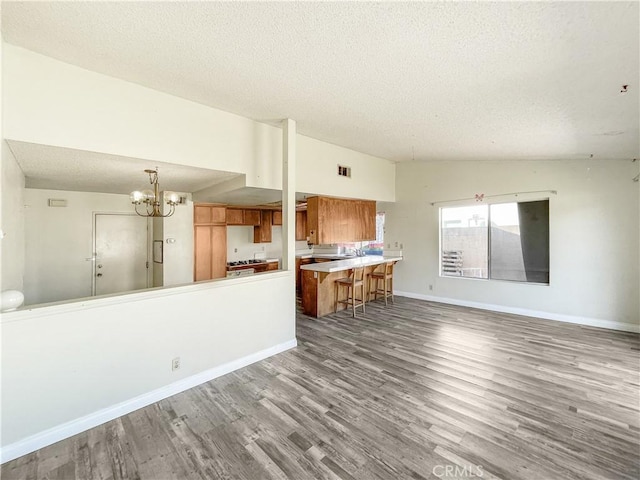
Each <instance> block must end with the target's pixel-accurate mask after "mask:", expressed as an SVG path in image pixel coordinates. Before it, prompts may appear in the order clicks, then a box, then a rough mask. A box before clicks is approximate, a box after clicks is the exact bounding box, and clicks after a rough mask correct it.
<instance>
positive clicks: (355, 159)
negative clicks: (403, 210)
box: [296, 135, 396, 202]
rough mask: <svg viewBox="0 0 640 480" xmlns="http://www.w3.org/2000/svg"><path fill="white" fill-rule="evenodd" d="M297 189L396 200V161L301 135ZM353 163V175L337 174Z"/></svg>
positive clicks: (334, 194) (380, 199)
mask: <svg viewBox="0 0 640 480" xmlns="http://www.w3.org/2000/svg"><path fill="white" fill-rule="evenodd" d="M297 147H298V163H297V165H296V168H297V172H298V175H297V179H296V185H297V187H296V189H297V191H298V192H305V193H316V194H321V195H332V196H335V197H347V198H360V199H365V200H379V201H386V202H393V201H394V200H395V175H396V173H395V172H396V169H395V164H394V163H392V162H390V161H388V160H383V159H380V158H377V157H373V156H371V155H366V154H363V153H360V152H356V151H354V150H349V149H347V148H342V147H339V146H337V145H332V144H330V143H326V142H321V141H320V140H315V139H313V138H309V137H305V136H302V135H298V144H297ZM338 165H342V166H346V167H351V178H346V177H339V176H338Z"/></svg>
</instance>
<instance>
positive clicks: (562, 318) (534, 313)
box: [393, 291, 640, 333]
mask: <svg viewBox="0 0 640 480" xmlns="http://www.w3.org/2000/svg"><path fill="white" fill-rule="evenodd" d="M393 294H394V295H398V296H399V297H407V298H415V299H417V300H427V301H429V302H437V303H446V304H448V305H458V306H460V307H472V308H479V309H480V310H491V311H493V312H500V313H513V314H515V315H524V316H526V317H538V318H544V319H545V320H555V321H558V322H567V323H577V324H580V325H586V326H589V327H598V328H607V329H609V330H621V331H624V332H634V333H638V332H640V325H634V324H632V323H622V322H614V321H611V320H599V319H597V318H588V317H577V316H574V315H564V314H561V313H550V312H541V311H538V310H528V309H526V308H517V307H507V306H504V305H493V304H489V303H480V302H470V301H467V300H458V299H457V298H446V297H436V296H433V295H423V294H421V293H412V292H399V291H394V292H393Z"/></svg>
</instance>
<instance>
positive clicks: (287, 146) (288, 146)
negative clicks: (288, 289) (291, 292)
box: [282, 118, 296, 271]
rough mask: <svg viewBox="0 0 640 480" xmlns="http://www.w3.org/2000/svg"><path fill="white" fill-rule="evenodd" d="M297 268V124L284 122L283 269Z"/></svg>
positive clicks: (291, 269)
mask: <svg viewBox="0 0 640 480" xmlns="http://www.w3.org/2000/svg"><path fill="white" fill-rule="evenodd" d="M295 268H296V122H295V120H291V119H290V118H287V119H285V120H283V121H282V269H283V270H290V271H294V270H295Z"/></svg>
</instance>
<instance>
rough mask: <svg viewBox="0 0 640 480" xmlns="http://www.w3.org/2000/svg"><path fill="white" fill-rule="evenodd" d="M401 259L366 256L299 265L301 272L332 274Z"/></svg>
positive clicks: (400, 258)
mask: <svg viewBox="0 0 640 480" xmlns="http://www.w3.org/2000/svg"><path fill="white" fill-rule="evenodd" d="M400 260H402V257H395V256H383V255H366V256H364V257H353V258H347V259H344V260H335V261H333V262H322V263H310V264H308V265H301V266H300V269H301V270H311V271H313V272H323V273H333V272H342V271H344V270H351V269H352V268H358V267H369V266H371V265H380V264H382V263H387V262H398V261H400Z"/></svg>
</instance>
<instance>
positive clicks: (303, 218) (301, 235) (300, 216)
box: [296, 210, 308, 240]
mask: <svg viewBox="0 0 640 480" xmlns="http://www.w3.org/2000/svg"><path fill="white" fill-rule="evenodd" d="M307 235H308V234H307V212H306V211H304V210H300V211H296V240H306V239H307Z"/></svg>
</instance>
